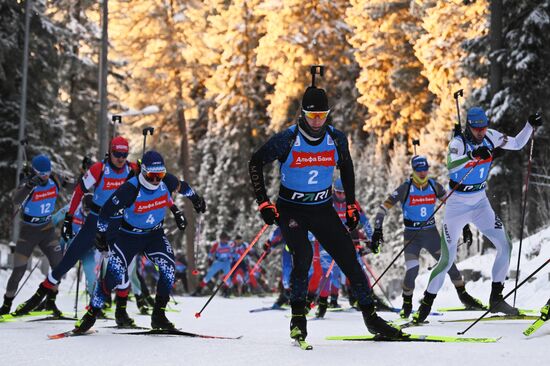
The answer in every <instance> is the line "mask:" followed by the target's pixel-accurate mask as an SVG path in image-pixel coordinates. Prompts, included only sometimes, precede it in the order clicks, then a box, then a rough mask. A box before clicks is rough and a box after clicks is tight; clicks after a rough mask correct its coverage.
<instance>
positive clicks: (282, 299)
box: [273, 289, 290, 309]
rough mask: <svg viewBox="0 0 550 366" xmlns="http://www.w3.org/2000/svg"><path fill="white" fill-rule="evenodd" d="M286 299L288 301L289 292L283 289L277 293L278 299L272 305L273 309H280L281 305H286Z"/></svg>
mask: <svg viewBox="0 0 550 366" xmlns="http://www.w3.org/2000/svg"><path fill="white" fill-rule="evenodd" d="M288 299H290V290H289V289H284V290H282V291H281V292H280V293H279V297H278V298H277V301H275V304H273V307H274V308H277V309H279V308H282V307H283V305H286V304H288Z"/></svg>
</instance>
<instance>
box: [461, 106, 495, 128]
mask: <svg viewBox="0 0 550 366" xmlns="http://www.w3.org/2000/svg"><path fill="white" fill-rule="evenodd" d="M466 123H467V124H468V126H470V127H473V128H484V127H487V126H489V119H488V118H487V115H486V114H485V111H484V110H483V109H482V108H481V107H472V108H470V109H469V110H468V114H467V116H466Z"/></svg>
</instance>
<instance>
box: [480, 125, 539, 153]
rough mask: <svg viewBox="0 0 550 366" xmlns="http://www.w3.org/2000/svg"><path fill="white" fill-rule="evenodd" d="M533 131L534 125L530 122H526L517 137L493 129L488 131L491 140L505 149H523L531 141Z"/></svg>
mask: <svg viewBox="0 0 550 366" xmlns="http://www.w3.org/2000/svg"><path fill="white" fill-rule="evenodd" d="M532 132H533V127H532V126H531V125H530V124H529V122H527V123H525V126H524V127H523V129H522V130H521V131H520V132H519V133H518V134H517V135H516V136H515V137H511V136H507V135H505V134H503V133H501V132H498V131H496V130H491V129H489V130H488V131H487V137H488V138H489V139H490V140H491V142H492V143H493V144H494V145H495V147H500V148H502V149H504V150H521V149H522V148H523V147H524V146H525V145H526V144H527V142H529V139H530V138H531V134H532Z"/></svg>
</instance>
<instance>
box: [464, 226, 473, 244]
mask: <svg viewBox="0 0 550 366" xmlns="http://www.w3.org/2000/svg"><path fill="white" fill-rule="evenodd" d="M462 241H463V242H464V243H466V245H467V246H468V248H469V247H470V245H472V243H473V241H474V237H473V235H472V232H471V231H470V225H466V226H464V228H463V229H462Z"/></svg>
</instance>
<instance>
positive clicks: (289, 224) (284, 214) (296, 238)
mask: <svg viewBox="0 0 550 366" xmlns="http://www.w3.org/2000/svg"><path fill="white" fill-rule="evenodd" d="M277 209H278V211H279V215H280V216H279V227H280V228H281V232H282V234H283V238H284V239H285V242H286V243H287V245H288V247H289V248H290V250H291V253H292V261H293V268H292V274H291V284H292V286H291V287H292V293H291V296H290V302H291V303H293V304H294V303H301V302H305V299H306V295H307V287H308V286H307V285H308V271H309V267H310V266H311V260H312V258H313V249H312V247H311V243H310V241H309V239H308V231H309V232H311V233H312V234H313V235H314V236H315V238H316V239H317V240H318V241H319V243H321V245H322V246H323V248H325V250H326V251H327V252H328V253H329V254H330V256H331V257H332V258H333V259H334V261H335V262H336V264H338V266H339V267H340V269H341V270H342V272H344V274H345V275H346V277H347V278H348V279H349V281H350V283H351V288H352V291H353V294H354V296H355V298H356V299H357V300H358V301H359V304H360V305H362V306H368V305H371V304H372V292H371V289H370V287H369V285H368V282H367V278H366V276H365V273H364V272H363V271H362V269H361V266H360V265H359V263H358V262H357V257H356V253H355V247H354V245H353V242H352V240H351V236H350V234H349V232H348V230H347V228H346V227H345V226H344V224H342V221H341V220H340V218H339V217H338V214H337V213H336V211H335V210H334V208H333V207H332V203H330V202H329V203H324V204H319V205H297V204H292V203H286V202H284V201H281V200H279V201H278V202H277Z"/></svg>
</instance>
